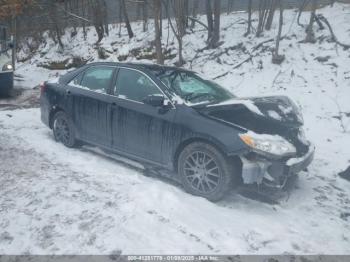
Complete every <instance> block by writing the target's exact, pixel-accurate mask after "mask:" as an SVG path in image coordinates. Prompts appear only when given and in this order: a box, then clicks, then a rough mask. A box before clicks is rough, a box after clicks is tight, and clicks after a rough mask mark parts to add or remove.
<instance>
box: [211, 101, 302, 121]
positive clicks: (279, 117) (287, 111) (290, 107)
mask: <svg viewBox="0 0 350 262" xmlns="http://www.w3.org/2000/svg"><path fill="white" fill-rule="evenodd" d="M235 105H243V106H244V107H245V108H246V109H248V110H249V111H250V112H252V113H254V114H255V115H258V116H262V117H265V118H269V119H272V120H275V121H279V122H291V123H298V124H302V123H303V120H302V115H301V113H300V110H299V108H298V107H297V106H296V104H295V103H294V102H293V101H292V100H291V99H290V98H288V97H286V96H268V97H247V98H234V99H230V100H226V101H223V102H220V103H217V104H211V105H208V106H207V109H208V111H211V112H213V111H215V110H216V109H217V110H228V111H229V110H230V108H231V107H230V106H235Z"/></svg>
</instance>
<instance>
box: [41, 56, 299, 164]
mask: <svg viewBox="0 0 350 262" xmlns="http://www.w3.org/2000/svg"><path fill="white" fill-rule="evenodd" d="M93 66H112V67H115V70H116V71H115V76H114V77H113V81H112V83H111V88H110V89H109V90H108V92H107V94H100V93H96V92H93V91H90V90H85V89H82V88H80V87H76V86H71V85H69V82H70V81H71V80H72V79H74V78H75V77H77V76H78V75H79V74H83V73H84V72H85V71H86V70H87V69H88V68H90V67H93ZM118 68H130V69H134V70H138V71H140V72H142V73H144V74H145V75H147V76H148V77H149V78H150V79H152V81H154V83H155V84H156V85H157V86H158V87H159V88H160V89H161V90H162V91H163V92H164V94H165V95H166V96H168V97H169V98H170V100H171V98H172V95H173V94H172V92H171V90H169V89H168V88H167V87H166V86H165V85H164V84H163V83H162V82H161V81H160V79H158V78H157V76H156V75H155V74H154V73H153V72H154V68H156V69H157V70H159V68H161V66H158V65H143V64H131V63H130V64H124V63H123V64H121V63H92V64H88V65H86V66H83V67H82V68H79V69H77V70H74V71H72V72H70V73H68V74H66V75H64V76H62V77H61V78H60V79H59V81H58V82H57V83H46V89H45V92H44V93H42V96H41V118H42V121H43V122H44V123H45V124H46V125H48V126H50V117H52V114H53V112H55V111H57V110H63V111H64V112H66V113H67V114H68V116H69V117H70V118H71V119H72V120H73V123H74V125H75V128H76V137H77V138H78V139H80V140H82V141H84V142H88V143H90V144H93V145H96V146H99V147H102V148H105V149H109V150H112V151H113V152H116V153H119V154H122V155H125V156H127V157H130V158H133V159H135V160H139V161H142V162H145V163H150V164H152V165H155V166H159V167H164V168H167V169H170V170H174V169H176V163H175V162H174V161H175V160H176V154H177V153H178V150H179V148H181V147H182V145H184V144H186V143H187V142H188V141H195V140H201V141H207V142H208V143H210V144H212V145H215V146H216V147H217V148H218V149H219V150H221V151H222V152H223V153H224V154H225V155H227V156H232V155H244V154H247V153H249V152H250V149H249V148H248V146H247V145H246V144H244V143H243V142H242V140H241V139H240V138H239V134H240V133H244V132H246V131H247V129H250V130H254V131H256V132H258V133H259V132H260V131H261V133H271V134H273V133H275V134H281V135H282V136H283V137H288V136H287V135H286V134H287V133H288V132H291V130H294V129H298V128H299V127H300V125H301V123H299V122H297V120H296V118H295V116H291V118H290V119H289V120H288V121H287V120H286V121H276V120H274V119H271V118H266V117H262V116H259V115H256V114H254V113H252V112H251V111H249V110H247V108H245V107H244V106H242V105H238V104H237V105H234V106H232V105H223V106H220V105H218V106H217V107H215V106H214V107H206V106H203V105H198V106H188V105H186V104H181V103H177V104H176V103H174V102H172V103H171V104H170V106H168V107H167V108H166V110H161V108H157V107H153V106H151V105H147V104H143V103H138V102H135V101H129V100H127V99H123V98H120V97H117V96H114V95H112V86H113V84H114V83H115V81H116V76H117V74H118ZM169 68H171V69H173V70H183V71H187V70H184V69H175V68H172V67H169ZM254 99H255V101H256V104H257V105H258V106H259V105H260V106H259V109H261V110H262V111H264V107H266V108H269V107H271V106H272V107H273V106H274V104H275V102H276V101H279V102H280V103H282V104H283V103H284V102H286V101H287V99H286V98H283V97H282V98H281V97H274V98H273V97H270V98H269V99H268V98H265V99H264V98H254ZM254 99H253V100H254ZM293 120H294V121H293ZM261 126H263V127H266V126H270V127H271V128H270V129H271V130H269V129H268V128H261ZM50 127H52V126H50ZM260 129H261V130H260ZM273 129H276V130H277V131H276V130H275V131H273ZM289 140H290V139H289Z"/></svg>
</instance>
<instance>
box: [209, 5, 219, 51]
mask: <svg viewBox="0 0 350 262" xmlns="http://www.w3.org/2000/svg"><path fill="white" fill-rule="evenodd" d="M206 13H207V20H208V47H209V48H215V47H217V45H218V43H219V40H220V15H221V0H215V1H214V7H213V9H212V6H211V1H210V0H207V1H206ZM213 15H214V17H213Z"/></svg>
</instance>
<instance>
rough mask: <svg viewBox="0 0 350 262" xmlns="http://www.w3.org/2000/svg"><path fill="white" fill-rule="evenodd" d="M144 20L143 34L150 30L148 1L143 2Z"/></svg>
mask: <svg viewBox="0 0 350 262" xmlns="http://www.w3.org/2000/svg"><path fill="white" fill-rule="evenodd" d="M142 17H143V18H142V19H143V32H146V31H147V29H148V4H147V0H143V3H142Z"/></svg>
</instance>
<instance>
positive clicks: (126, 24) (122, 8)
mask: <svg viewBox="0 0 350 262" xmlns="http://www.w3.org/2000/svg"><path fill="white" fill-rule="evenodd" d="M120 5H121V6H120V7H121V11H122V14H123V19H124V22H125V26H126V29H127V30H128V35H129V38H133V37H134V32H133V31H132V28H131V25H130V21H129V16H128V11H127V10H126V3H125V0H120Z"/></svg>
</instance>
